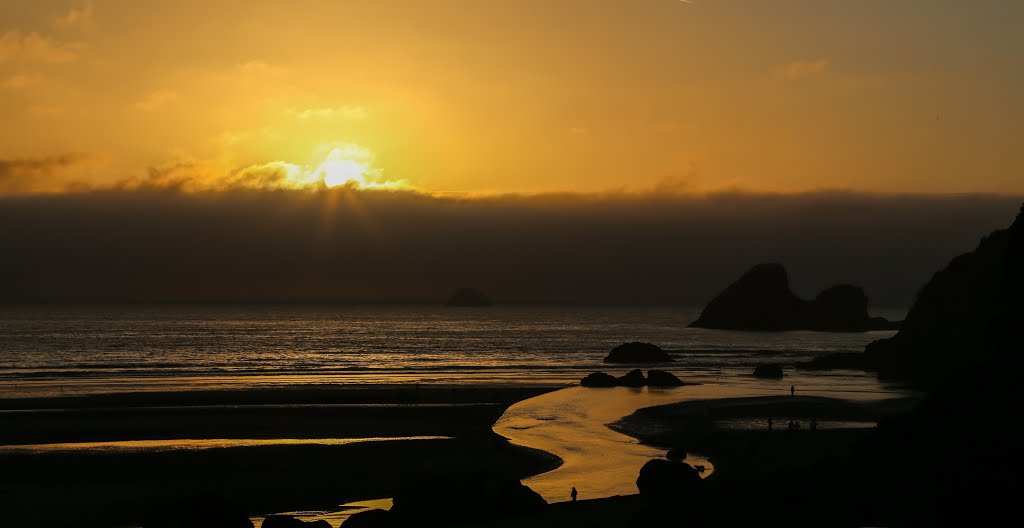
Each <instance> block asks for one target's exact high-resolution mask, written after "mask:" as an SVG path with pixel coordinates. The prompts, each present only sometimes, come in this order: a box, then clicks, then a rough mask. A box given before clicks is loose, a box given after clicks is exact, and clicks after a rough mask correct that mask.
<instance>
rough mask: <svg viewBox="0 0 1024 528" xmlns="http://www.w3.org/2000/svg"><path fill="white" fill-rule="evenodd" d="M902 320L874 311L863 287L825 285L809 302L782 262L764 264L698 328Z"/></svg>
mask: <svg viewBox="0 0 1024 528" xmlns="http://www.w3.org/2000/svg"><path fill="white" fill-rule="evenodd" d="M898 325H899V323H893V322H890V321H888V320H886V319H884V318H882V317H871V316H869V315H868V298H867V295H865V294H864V290H863V289H861V288H860V287H858V286H852V285H849V284H841V285H838V286H832V287H830V288H827V289H825V290H824V291H822V292H821V293H819V294H818V296H817V297H815V298H814V300H810V301H806V300H803V299H801V298H799V297H797V295H796V294H795V293H793V291H792V290H790V289H789V275H788V274H787V273H786V268H785V267H783V266H782V264H778V263H767V264H758V265H756V266H754V267H753V268H751V269H750V270H749V271H747V272H746V273H744V274H743V276H741V277H740V278H739V280H737V281H736V282H734V283H732V284H731V285H729V287H728V288H726V289H725V290H724V291H722V293H720V294H718V296H717V297H715V298H714V299H712V300H711V302H710V303H708V305H707V306H706V307H704V310H703V311H701V314H700V317H699V318H698V319H697V320H696V321H694V322H693V323H691V324H690V326H691V327H696V328H711V329H717V330H749V331H762V332H781V331H787V330H818V331H824V332H866V331H869V330H894V329H896V328H897V327H898Z"/></svg>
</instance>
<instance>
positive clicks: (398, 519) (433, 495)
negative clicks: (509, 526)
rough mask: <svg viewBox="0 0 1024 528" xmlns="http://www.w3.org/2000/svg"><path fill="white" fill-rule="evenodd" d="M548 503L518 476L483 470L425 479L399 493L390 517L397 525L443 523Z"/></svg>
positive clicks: (527, 510)
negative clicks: (466, 474) (449, 476)
mask: <svg viewBox="0 0 1024 528" xmlns="http://www.w3.org/2000/svg"><path fill="white" fill-rule="evenodd" d="M546 506H547V502H545V501H544V499H543V498H542V497H541V496H540V495H538V494H537V492H535V491H533V490H532V489H530V488H528V487H526V486H524V485H523V484H522V483H521V482H519V479H518V478H516V477H515V476H512V475H502V474H498V473H493V472H480V473H477V474H475V475H473V476H470V477H468V478H465V477H463V478H457V479H456V478H452V479H442V480H437V481H432V482H423V483H421V484H420V485H419V486H416V487H415V488H410V489H408V490H406V491H405V492H401V493H396V494H395V502H394V506H393V507H392V508H391V511H390V515H388V518H389V519H390V520H392V521H393V522H394V523H395V524H394V525H395V526H414V525H415V526H443V525H449V524H458V523H469V522H475V521H480V520H487V519H494V518H501V517H512V516H518V515H528V514H530V513H536V512H538V511H540V510H543V509H544V508H545V507H546ZM382 518H383V517H382Z"/></svg>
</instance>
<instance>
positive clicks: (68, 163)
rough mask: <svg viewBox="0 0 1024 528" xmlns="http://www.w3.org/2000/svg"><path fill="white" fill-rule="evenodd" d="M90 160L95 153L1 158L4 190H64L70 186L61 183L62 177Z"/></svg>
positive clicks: (1, 188)
mask: <svg viewBox="0 0 1024 528" xmlns="http://www.w3.org/2000/svg"><path fill="white" fill-rule="evenodd" d="M90 159H91V156H89V155H87V154H79V153H67V154H58V155H54V156H44V157H37V158H13V159H11V158H9V159H0V193H17V192H52V191H55V190H63V189H65V188H66V185H65V184H64V183H62V182H60V179H61V178H60V176H63V175H64V174H65V173H67V172H69V171H71V170H73V169H76V168H79V167H81V166H82V165H84V164H85V163H86V162H87V161H89V160H90Z"/></svg>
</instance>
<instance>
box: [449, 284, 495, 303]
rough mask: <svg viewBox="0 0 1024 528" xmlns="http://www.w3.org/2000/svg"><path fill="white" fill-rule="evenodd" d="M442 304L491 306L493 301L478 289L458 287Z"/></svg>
mask: <svg viewBox="0 0 1024 528" xmlns="http://www.w3.org/2000/svg"><path fill="white" fill-rule="evenodd" d="M444 304H445V306H493V305H494V301H492V300H491V298H490V297H488V296H487V295H484V293H483V292H481V291H480V290H477V289H474V288H458V289H456V290H455V293H453V294H452V296H451V297H449V298H448V300H447V301H445V303H444Z"/></svg>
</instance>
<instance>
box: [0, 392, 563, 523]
mask: <svg viewBox="0 0 1024 528" xmlns="http://www.w3.org/2000/svg"><path fill="white" fill-rule="evenodd" d="M548 390H551V387H534V388H500V387H459V388H455V389H453V388H451V387H421V388H420V389H419V390H418V391H417V390H416V389H415V387H401V388H387V387H368V388H364V389H351V388H347V389H343V390H332V389H329V388H322V389H315V390H281V391H255V392H208V393H168V394H138V395H117V396H98V397H89V398H76V399H46V400H20V401H14V400H6V401H4V402H3V404H2V405H3V407H5V408H6V409H8V410H6V411H3V412H0V444H3V445H10V444H29V443H60V442H85V441H104V440H106V441H116V440H141V439H173V438H192V439H200V438H331V437H340V438H352V437H385V436H447V437H451V439H440V440H419V441H401V442H381V443H361V444H352V445H344V446H311V445H300V446H269V447H235V448H221V449H207V450H198V451H196V450H187V451H164V452H123V451H116V452H95V451H94V452H51V453H37V454H25V453H18V454H11V453H8V454H0V512H2V513H0V516H2V518H0V526H17V527H33V526H40V527H47V526H61V527H66V526H76V527H79V528H83V527H90V526H96V527H107V526H117V525H130V524H132V523H135V522H138V521H140V520H144V519H145V518H146V517H147V516H153V515H159V512H160V511H161V510H163V509H167V508H173V507H174V505H175V504H176V502H177V501H179V500H181V499H182V498H186V497H193V496H199V495H207V494H208V495H215V496H217V497H220V498H223V499H226V500H228V501H230V502H232V503H234V504H236V505H238V506H239V507H240V508H242V509H244V510H245V511H247V512H250V513H252V514H261V513H272V512H277V511H291V510H300V509H312V508H316V507H330V506H335V505H337V504H340V503H342V502H346V501H350V500H359V499H368V498H379V497H389V496H393V495H394V493H395V492H396V491H399V490H400V489H402V488H403V487H405V486H415V485H416V484H417V483H418V482H425V481H429V480H431V479H433V478H437V477H441V476H445V477H452V476H454V477H458V476H459V475H463V474H464V475H470V474H472V473H473V472H476V471H479V470H481V469H489V470H496V471H501V472H507V473H510V474H514V475H516V476H518V477H525V476H527V475H532V474H536V473H539V472H543V471H546V470H549V469H552V468H554V467H556V466H557V465H558V463H559V461H558V460H557V459H556V458H554V457H552V456H550V455H547V454H545V453H540V452H537V451H533V450H528V449H524V448H520V447H516V446H512V445H510V444H509V443H508V442H507V441H505V440H504V439H503V438H501V437H499V436H498V435H496V434H494V433H493V431H491V425H492V424H493V423H494V421H495V420H497V419H498V417H500V416H501V414H502V413H503V412H504V410H505V409H506V408H507V406H508V405H510V404H511V403H513V402H514V401H518V400H520V399H523V398H527V397H530V396H533V395H536V394H540V393H542V392H546V391H548ZM15 409H17V410H15Z"/></svg>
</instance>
